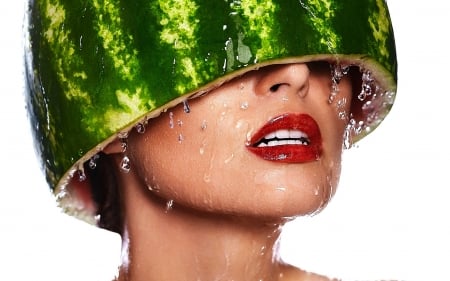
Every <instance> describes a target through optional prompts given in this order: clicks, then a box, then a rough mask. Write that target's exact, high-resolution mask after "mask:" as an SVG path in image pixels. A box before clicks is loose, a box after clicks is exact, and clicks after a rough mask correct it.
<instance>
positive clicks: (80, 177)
mask: <svg viewBox="0 0 450 281" xmlns="http://www.w3.org/2000/svg"><path fill="white" fill-rule="evenodd" d="M77 174H78V180H79V181H80V182H82V181H85V180H86V174H85V173H84V169H78V171H77Z"/></svg>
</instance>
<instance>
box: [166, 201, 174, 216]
mask: <svg viewBox="0 0 450 281" xmlns="http://www.w3.org/2000/svg"><path fill="white" fill-rule="evenodd" d="M172 209H173V200H172V199H170V200H168V201H167V202H166V213H167V212H169V211H171V210H172Z"/></svg>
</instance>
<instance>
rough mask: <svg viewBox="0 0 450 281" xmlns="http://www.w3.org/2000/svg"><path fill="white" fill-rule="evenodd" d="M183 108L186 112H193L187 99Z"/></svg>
mask: <svg viewBox="0 0 450 281" xmlns="http://www.w3.org/2000/svg"><path fill="white" fill-rule="evenodd" d="M183 110H184V112H185V113H189V112H191V108H190V107H189V103H188V101H187V100H184V101H183Z"/></svg>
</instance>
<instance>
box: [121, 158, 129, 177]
mask: <svg viewBox="0 0 450 281" xmlns="http://www.w3.org/2000/svg"><path fill="white" fill-rule="evenodd" d="M120 170H121V171H122V172H124V173H129V172H130V170H131V163H130V158H128V156H126V155H125V156H124V157H123V158H122V161H121V162H120Z"/></svg>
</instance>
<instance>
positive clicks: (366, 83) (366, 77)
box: [358, 70, 375, 101]
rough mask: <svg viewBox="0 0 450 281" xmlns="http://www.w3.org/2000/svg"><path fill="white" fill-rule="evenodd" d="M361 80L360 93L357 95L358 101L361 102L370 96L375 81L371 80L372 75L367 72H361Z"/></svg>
mask: <svg viewBox="0 0 450 281" xmlns="http://www.w3.org/2000/svg"><path fill="white" fill-rule="evenodd" d="M361 80H362V84H361V92H360V93H359V95H358V99H359V100H360V101H363V100H365V99H366V98H367V97H368V96H370V95H372V89H373V88H374V87H375V85H374V82H375V80H374V79H373V78H372V73H371V72H370V71H369V70H362V76H361Z"/></svg>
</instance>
